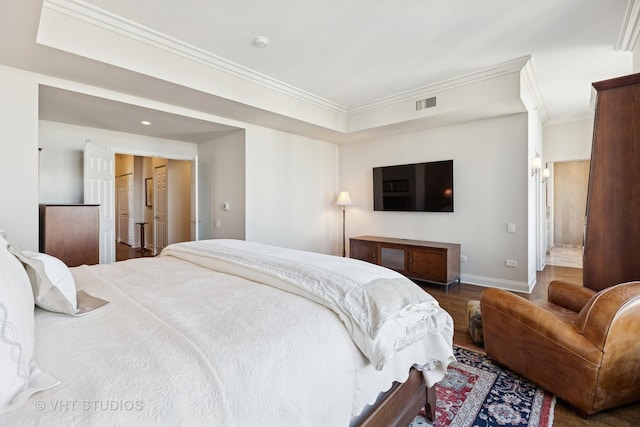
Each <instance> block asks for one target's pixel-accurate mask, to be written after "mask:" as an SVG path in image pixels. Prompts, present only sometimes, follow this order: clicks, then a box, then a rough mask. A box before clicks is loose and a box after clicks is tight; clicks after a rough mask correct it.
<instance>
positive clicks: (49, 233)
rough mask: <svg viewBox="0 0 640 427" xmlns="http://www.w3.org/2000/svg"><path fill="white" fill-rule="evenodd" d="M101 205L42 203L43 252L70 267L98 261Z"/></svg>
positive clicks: (41, 244) (41, 231) (41, 234)
mask: <svg viewBox="0 0 640 427" xmlns="http://www.w3.org/2000/svg"><path fill="white" fill-rule="evenodd" d="M99 209H100V205H49V204H47V205H40V252H44V253H46V254H49V255H52V256H54V257H56V258H60V259H61V260H62V261H63V262H64V263H65V264H67V265H68V266H69V267H75V266H78V265H82V264H89V265H90V264H98V262H99V260H100V258H99V255H100V218H99Z"/></svg>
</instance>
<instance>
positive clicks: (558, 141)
mask: <svg viewBox="0 0 640 427" xmlns="http://www.w3.org/2000/svg"><path fill="white" fill-rule="evenodd" d="M543 132H544V149H543V153H544V154H543V158H542V160H543V164H548V165H549V169H550V170H551V177H550V178H549V179H548V180H547V182H546V184H545V188H546V191H547V204H548V219H549V223H548V230H547V233H548V242H547V246H548V247H551V246H552V245H553V242H554V241H555V234H554V230H555V216H556V214H555V206H554V204H553V200H554V185H555V181H554V172H553V171H554V167H553V165H554V163H555V162H566V161H573V160H587V159H590V158H591V143H592V141H593V119H583V120H575V121H569V122H562V123H553V124H547V125H546V126H545V127H544V130H543Z"/></svg>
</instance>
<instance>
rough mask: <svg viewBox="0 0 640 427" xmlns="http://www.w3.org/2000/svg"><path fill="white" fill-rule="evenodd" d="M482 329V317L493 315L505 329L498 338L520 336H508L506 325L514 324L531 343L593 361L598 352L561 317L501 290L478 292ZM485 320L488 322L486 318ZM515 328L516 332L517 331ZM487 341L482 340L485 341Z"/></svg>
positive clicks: (492, 289) (510, 338) (596, 357)
mask: <svg viewBox="0 0 640 427" xmlns="http://www.w3.org/2000/svg"><path fill="white" fill-rule="evenodd" d="M480 304H481V310H482V318H483V326H486V325H485V321H484V319H485V316H486V317H487V318H489V317H491V318H493V320H494V321H496V320H497V318H495V317H494V316H496V315H498V316H500V320H499V321H498V322H499V324H500V325H501V326H500V327H501V328H503V327H504V328H505V329H504V331H503V333H501V334H500V335H501V337H500V339H507V340H515V339H519V338H518V337H521V338H522V335H520V334H519V333H515V332H514V336H510V335H511V331H510V329H511V328H510V326H509V323H513V322H517V323H518V324H519V325H520V328H526V330H528V331H529V333H528V334H527V335H526V337H527V338H526V339H527V340H528V341H530V342H531V343H535V342H541V341H547V342H549V343H553V345H555V346H559V347H562V348H564V349H566V350H568V351H570V352H572V353H574V354H576V355H580V356H581V357H583V358H585V359H587V360H591V361H593V362H597V361H598V360H599V358H600V357H601V356H602V352H601V351H600V350H599V349H598V347H597V346H595V345H594V344H592V343H591V342H589V340H587V339H586V338H585V337H584V336H582V335H581V334H580V333H578V331H576V328H575V325H574V323H573V322H568V321H567V320H566V319H564V318H563V317H561V316H557V315H555V314H554V313H553V312H552V311H549V310H547V309H545V308H543V307H540V306H538V305H536V304H534V303H532V302H531V301H529V300H527V299H524V298H522V297H520V296H517V295H515V294H512V293H511V292H508V291H504V290H502V289H495V288H487V289H485V290H484V291H482V295H481V297H480ZM487 320H489V319H487ZM520 328H517V329H520ZM486 341H487V339H485V342H486Z"/></svg>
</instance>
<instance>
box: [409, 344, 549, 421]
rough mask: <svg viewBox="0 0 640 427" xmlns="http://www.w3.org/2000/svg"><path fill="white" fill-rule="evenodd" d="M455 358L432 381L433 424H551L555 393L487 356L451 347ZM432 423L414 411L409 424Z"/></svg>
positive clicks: (422, 414)
mask: <svg viewBox="0 0 640 427" xmlns="http://www.w3.org/2000/svg"><path fill="white" fill-rule="evenodd" d="M454 354H455V356H456V359H457V362H454V363H453V364H451V365H450V366H449V370H448V372H447V375H446V376H445V378H444V379H443V380H442V381H441V382H440V383H438V384H437V385H436V395H437V399H438V400H437V406H436V422H435V427H454V426H456V427H473V426H528V427H549V426H551V425H552V424H553V411H554V407H555V403H556V399H555V396H553V395H551V394H549V393H548V392H546V391H544V390H543V389H541V388H539V387H538V386H536V385H535V384H532V383H531V382H529V381H528V380H526V379H524V378H522V377H519V376H518V375H516V374H515V373H513V372H511V371H509V370H504V369H502V368H499V367H497V366H496V365H494V364H493V363H492V362H491V360H489V358H487V356H485V355H483V354H480V353H476V352H475V351H471V350H467V349H464V348H460V347H454ZM424 426H429V427H432V426H433V424H432V423H430V422H429V421H427V419H426V418H425V417H424V412H422V413H421V414H420V415H418V416H417V417H416V418H415V419H414V420H413V422H412V423H411V425H410V427H424Z"/></svg>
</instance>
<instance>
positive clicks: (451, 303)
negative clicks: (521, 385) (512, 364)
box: [420, 266, 640, 427]
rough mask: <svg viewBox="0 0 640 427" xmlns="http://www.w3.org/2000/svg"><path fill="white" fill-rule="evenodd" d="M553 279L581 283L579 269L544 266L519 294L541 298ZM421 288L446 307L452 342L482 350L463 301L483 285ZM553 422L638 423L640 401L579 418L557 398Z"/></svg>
mask: <svg viewBox="0 0 640 427" xmlns="http://www.w3.org/2000/svg"><path fill="white" fill-rule="evenodd" d="M552 280H567V281H570V282H574V283H582V269H579V268H569V267H557V266H547V267H545V269H544V271H542V272H538V277H537V284H536V286H535V288H534V291H533V292H532V293H531V295H529V294H518V295H521V296H522V297H524V298H527V299H537V298H544V299H546V296H547V287H548V285H549V282H551V281H552ZM420 285H421V286H422V287H423V289H424V290H426V291H427V292H429V293H430V294H431V295H433V297H434V298H436V299H437V300H438V302H439V303H440V306H441V307H442V308H444V309H445V310H447V311H448V312H449V313H450V314H451V316H452V317H453V320H454V324H455V332H454V338H453V341H454V344H457V345H460V346H464V347H468V348H472V349H476V350H478V351H483V349H482V348H479V347H477V346H475V345H474V344H473V342H472V341H471V336H470V335H469V328H468V326H467V322H466V317H465V316H466V313H465V304H466V302H467V301H468V300H470V299H480V294H481V293H482V290H483V288H482V287H479V286H473V285H467V284H464V283H463V284H460V285H457V284H455V285H452V286H450V287H449V292H448V293H447V292H445V290H444V287H443V286H440V285H431V284H425V283H420ZM553 425H554V426H558V427H577V426H590V427H605V426H607V427H608V426H611V427H613V426H615V427H626V426H639V425H640V402H637V403H634V404H630V405H626V406H622V407H619V408H615V409H610V410H608V411H604V412H601V413H598V414H595V415H593V416H591V417H589V418H588V419H585V418H582V417H580V416H579V415H577V414H576V413H575V411H574V410H573V409H572V408H571V407H570V406H569V405H568V404H567V403H565V402H564V401H561V400H560V399H558V401H557V403H556V410H555V418H554V422H553Z"/></svg>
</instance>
